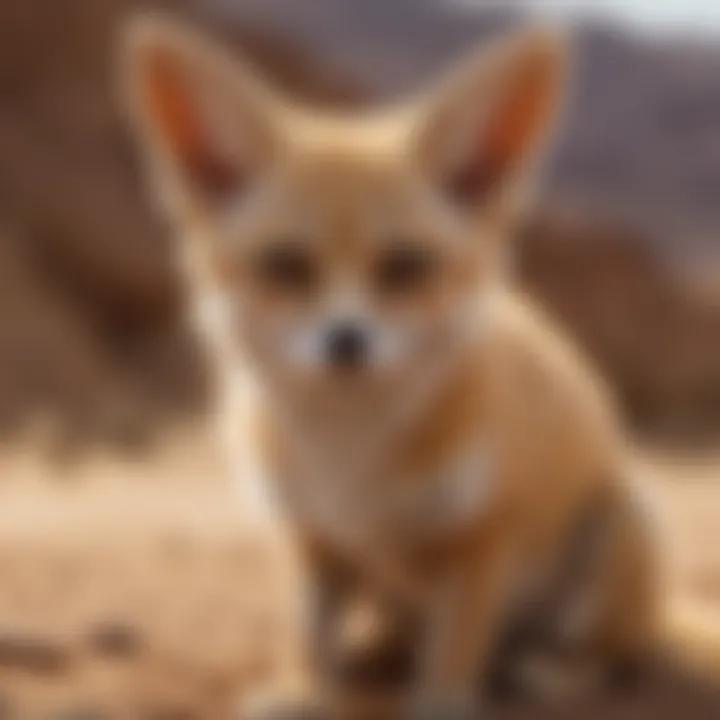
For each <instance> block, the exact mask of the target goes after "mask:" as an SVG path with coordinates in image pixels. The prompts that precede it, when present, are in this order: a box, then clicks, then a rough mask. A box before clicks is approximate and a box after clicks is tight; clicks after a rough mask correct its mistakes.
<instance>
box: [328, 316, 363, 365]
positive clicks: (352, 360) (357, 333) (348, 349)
mask: <svg viewBox="0 0 720 720" xmlns="http://www.w3.org/2000/svg"><path fill="white" fill-rule="evenodd" d="M325 348H326V354H327V358H328V361H329V362H330V363H331V364H332V365H335V366H336V367H343V368H345V367H346V368H353V367H357V366H358V365H361V364H362V363H363V361H364V360H365V356H366V354H367V339H366V337H365V333H364V332H363V331H362V329H361V328H359V327H357V326H356V325H350V324H342V325H336V326H335V327H333V328H331V329H330V331H329V332H328V334H327V339H326V341H325Z"/></svg>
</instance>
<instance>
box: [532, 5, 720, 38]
mask: <svg viewBox="0 0 720 720" xmlns="http://www.w3.org/2000/svg"><path fill="white" fill-rule="evenodd" d="M525 4H527V5H531V6H536V7H539V8H543V9H548V8H549V9H552V10H558V11H568V10H571V11H577V10H580V11H582V12H590V13H593V14H596V15H600V16H608V15H609V16H611V17H618V18H620V19H622V20H628V21H630V22H633V23H637V24H639V25H640V26H642V27H644V28H647V29H649V30H657V31H667V30H670V31H672V30H677V29H681V30H689V31H706V30H713V31H716V30H718V29H720V0H529V1H528V2H526V3H525Z"/></svg>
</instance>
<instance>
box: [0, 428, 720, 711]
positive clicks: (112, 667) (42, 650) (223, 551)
mask: <svg viewBox="0 0 720 720" xmlns="http://www.w3.org/2000/svg"><path fill="white" fill-rule="evenodd" d="M645 458H646V459H647V460H649V464H650V466H651V467H652V471H653V474H654V476H655V477H656V478H657V479H656V480H654V481H653V483H652V488H651V491H652V494H653V495H654V497H655V499H657V500H658V501H659V502H660V506H661V508H662V509H663V510H664V511H666V512H665V514H666V516H667V524H666V525H665V528H664V529H665V532H666V537H667V538H668V546H669V548H670V549H671V550H672V552H673V555H674V556H675V559H676V560H677V569H676V572H675V574H674V583H675V589H676V590H677V591H680V590H682V591H683V592H686V593H688V592H689V593H692V595H693V596H694V597H695V598H696V599H698V600H699V601H702V602H703V603H705V604H706V606H707V607H708V608H709V609H710V610H713V611H714V610H715V609H716V610H717V613H718V617H719V618H720V453H717V454H715V455H713V453H700V452H696V453H692V454H681V453H669V452H664V453H661V452H657V451H653V452H652V453H649V454H646V455H645ZM0 477H1V478H2V481H1V483H0V720H3V719H5V718H15V719H17V720H25V719H26V718H27V719H28V720H30V719H32V720H35V719H36V718H37V720H41V719H45V718H46V719H47V720H51V719H56V720H61V719H62V720H134V719H137V720H201V719H202V720H223V719H224V718H229V717H231V715H232V712H233V707H234V706H235V704H236V700H237V697H238V694H240V693H242V692H243V691H244V689H246V688H247V687H248V686H249V685H251V684H252V683H254V682H257V680H258V678H260V677H262V675H263V673H264V672H265V671H266V669H267V668H268V667H269V666H270V665H271V663H272V648H274V647H277V646H278V645H279V644H280V643H281V638H282V634H283V632H285V629H284V628H283V625H282V622H281V621H280V618H281V616H282V598H283V597H287V595H288V593H290V592H291V589H290V587H291V586H290V585H289V584H288V582H289V581H288V580H287V576H288V574H287V573H285V572H284V571H282V570H281V569H280V568H281V566H282V564H283V562H284V560H283V558H281V557H279V555H278V553H277V552H275V551H274V550H273V549H272V548H268V547H267V545H266V544H265V543H263V542H262V541H260V540H259V539H258V538H257V536H256V535H254V534H253V533H251V532H248V531H247V529H246V528H245V526H244V524H243V522H242V513H241V509H240V508H239V506H238V503H237V502H236V499H235V498H234V497H233V492H232V488H231V486H230V485H229V484H228V483H227V482H226V481H225V479H224V475H223V471H222V468H221V466H220V465H219V463H218V461H217V459H216V457H215V453H213V452H212V449H211V446H210V444H209V443H208V442H206V440H205V437H204V435H203V433H201V432H186V433H181V434H180V435H179V436H176V437H175V439H174V441H173V442H172V443H167V444H166V445H165V446H164V447H163V448H162V450H159V451H156V452H153V453H152V454H151V455H149V456H143V457H141V458H139V457H136V458H130V459H123V460H120V459H118V458H112V457H109V456H105V455H101V454H98V453H88V454H87V455H85V456H83V457H82V458H81V459H79V460H78V461H77V462H76V463H74V464H72V465H69V466H59V465H57V464H52V463H48V462H46V461H44V460H43V459H42V458H40V457H39V456H38V454H37V453H35V452H29V451H24V452H21V451H19V450H17V448H12V449H8V450H6V451H5V452H3V453H0ZM677 685H678V683H665V684H664V685H662V686H660V685H659V684H658V685H656V686H655V687H653V688H650V689H648V690H647V691H644V692H643V693H641V694H640V696H632V697H627V698H615V699H608V700H606V701H603V702H599V703H595V704H593V706H592V707H590V706H589V705H583V706H582V707H574V708H567V709H566V710H564V711H560V710H557V709H553V710H551V711H550V710H549V711H548V712H547V715H545V714H544V713H542V712H533V713H530V714H529V715H528V717H530V718H536V717H545V716H547V717H548V718H564V717H567V718H578V719H580V720H582V719H583V718H591V717H592V718H596V717H597V718H605V717H607V718H628V720H637V719H639V718H648V719H650V718H652V719H653V720H655V719H656V718H657V719H660V720H662V718H683V720H695V719H696V718H698V719H700V720H703V719H704V718H708V720H710V718H720V702H716V701H715V700H714V699H713V698H712V697H710V696H708V695H706V694H705V693H703V692H700V691H696V690H691V689H688V687H687V686H685V685H683V686H682V687H680V689H678V687H677ZM522 717H525V715H523V716H522Z"/></svg>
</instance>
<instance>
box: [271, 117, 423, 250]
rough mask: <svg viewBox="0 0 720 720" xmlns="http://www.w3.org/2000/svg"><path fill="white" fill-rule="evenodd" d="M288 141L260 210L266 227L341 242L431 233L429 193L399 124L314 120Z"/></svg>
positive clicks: (295, 126) (296, 128) (293, 130)
mask: <svg viewBox="0 0 720 720" xmlns="http://www.w3.org/2000/svg"><path fill="white" fill-rule="evenodd" d="M287 136H288V142H287V143H286V145H285V146H284V147H283V150H282V155H281V156H280V157H279V158H278V162H277V164H276V168H275V172H273V173H271V175H270V177H269V178H268V180H269V181H268V183H267V186H266V192H265V193H263V197H264V202H263V203H262V204H261V205H260V206H259V208H258V209H259V210H260V213H259V215H261V216H263V217H264V218H266V219H267V222H269V223H271V224H273V225H282V224H283V223H284V224H288V223H290V224H291V225H292V227H291V228H288V229H294V230H300V231H304V232H306V233H307V234H308V235H311V236H316V237H320V236H326V237H327V236H329V237H332V238H333V239H335V240H336V241H337V240H338V239H340V238H342V237H346V238H348V239H350V238H351V237H353V236H354V237H356V238H363V239H378V240H381V239H382V238H383V237H384V236H386V235H387V234H388V233H390V234H392V233H394V232H400V233H402V232H419V230H420V228H421V227H423V225H425V226H427V223H428V215H429V211H430V210H431V209H432V202H428V200H431V195H432V193H431V192H430V189H429V187H426V184H425V183H423V181H422V175H421V174H420V173H419V172H417V170H416V168H415V164H414V161H413V157H412V153H411V152H410V150H409V149H408V147H407V143H406V142H405V141H404V140H405V138H404V135H403V133H402V132H401V129H400V128H399V126H398V124H397V123H396V122H393V121H387V120H385V119H380V120H378V119H375V118H373V119H360V120H358V119H352V118H348V119H344V118H342V119H338V118H323V117H313V118H309V119H303V120H302V121H300V122H295V123H294V124H293V125H292V127H291V128H290V130H289V132H288V133H287ZM279 229H280V228H279Z"/></svg>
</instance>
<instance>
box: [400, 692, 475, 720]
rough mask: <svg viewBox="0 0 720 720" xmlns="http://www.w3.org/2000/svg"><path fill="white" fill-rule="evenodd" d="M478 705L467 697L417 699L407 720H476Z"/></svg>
mask: <svg viewBox="0 0 720 720" xmlns="http://www.w3.org/2000/svg"><path fill="white" fill-rule="evenodd" d="M477 717H479V715H478V708H477V706H476V703H475V702H474V701H473V700H472V699H469V698H466V697H452V696H450V697H429V698H419V699H417V700H416V701H415V702H414V703H413V705H412V708H411V709H410V712H409V714H408V716H407V720H475V718H477Z"/></svg>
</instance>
